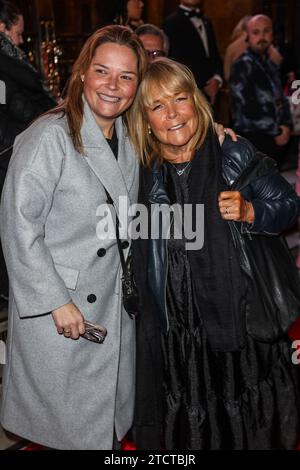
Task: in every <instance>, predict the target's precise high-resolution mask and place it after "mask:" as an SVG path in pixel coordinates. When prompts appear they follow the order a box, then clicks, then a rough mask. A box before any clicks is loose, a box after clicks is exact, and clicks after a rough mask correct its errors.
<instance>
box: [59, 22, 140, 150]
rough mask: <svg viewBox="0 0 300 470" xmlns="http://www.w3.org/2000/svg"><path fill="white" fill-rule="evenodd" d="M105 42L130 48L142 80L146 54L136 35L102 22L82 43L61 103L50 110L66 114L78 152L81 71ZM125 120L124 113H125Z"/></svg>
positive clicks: (80, 113)
mask: <svg viewBox="0 0 300 470" xmlns="http://www.w3.org/2000/svg"><path fill="white" fill-rule="evenodd" d="M105 43H114V44H119V45H120V46H126V47H128V48H129V49H131V50H132V51H133V52H134V53H135V55H136V57H137V61H138V80H139V82H140V81H141V80H142V78H143V76H144V74H145V71H146V68H147V56H146V53H145V49H144V47H143V44H142V43H141V41H140V39H139V38H138V36H137V35H136V34H134V33H133V32H132V31H131V30H130V29H129V28H127V27H125V26H119V25H111V26H106V27H104V28H101V29H98V30H97V31H95V33H94V34H92V36H90V37H89V38H88V39H87V41H86V43H85V44H84V46H83V48H82V50H81V52H80V54H79V56H78V58H77V60H76V62H75V63H74V65H73V68H72V73H71V76H70V79H69V82H68V87H67V93H66V97H65V99H64V101H63V103H62V104H61V105H60V106H58V107H57V108H55V109H54V112H60V111H64V112H66V114H67V118H68V123H69V128H70V133H71V138H72V140H73V144H74V147H75V149H76V150H77V151H78V152H80V153H82V152H83V148H82V139H81V134H80V130H81V126H82V121H83V100H82V93H83V83H82V80H81V77H82V75H84V74H85V72H86V71H87V70H88V68H89V67H90V64H91V62H92V59H93V57H94V55H95V53H96V49H97V48H98V47H99V46H101V45H102V44H105ZM125 123H126V116H125Z"/></svg>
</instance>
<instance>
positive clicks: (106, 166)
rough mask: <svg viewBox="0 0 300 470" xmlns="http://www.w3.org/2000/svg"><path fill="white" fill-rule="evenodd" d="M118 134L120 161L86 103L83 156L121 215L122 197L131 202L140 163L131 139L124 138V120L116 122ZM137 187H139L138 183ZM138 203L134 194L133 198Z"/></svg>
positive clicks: (83, 125) (82, 134) (83, 126)
mask: <svg viewBox="0 0 300 470" xmlns="http://www.w3.org/2000/svg"><path fill="white" fill-rule="evenodd" d="M115 125H116V131H117V135H118V140H119V150H118V160H116V158H115V156H114V154H113V152H112V150H111V149H110V146H109V145H108V143H107V141H106V139H105V137H104V135H103V133H102V131H101V129H100V127H99V126H98V124H97V123H96V121H95V118H94V116H93V114H92V112H91V110H90V107H89V106H88V104H87V103H86V102H84V118H83V124H82V128H81V137H82V143H83V149H84V157H85V158H86V161H87V163H88V165H89V166H90V168H91V169H92V171H93V172H94V173H95V175H96V176H97V178H99V180H100V181H101V183H102V185H103V186H104V187H105V189H106V190H107V192H108V193H109V194H110V196H111V198H112V200H113V202H114V206H115V208H116V210H117V213H118V215H119V197H120V196H127V197H128V203H129V204H130V203H131V200H130V194H129V193H130V192H131V190H132V191H133V189H134V188H132V187H133V185H134V183H135V182H136V183H137V182H138V162H137V159H136V157H135V154H134V152H133V149H132V146H131V143H130V141H129V138H128V137H127V136H125V135H124V133H125V131H124V128H123V123H122V118H118V119H117V120H116V124H115ZM136 186H137V184H136ZM132 196H133V197H132V198H133V200H135V197H134V196H135V195H132Z"/></svg>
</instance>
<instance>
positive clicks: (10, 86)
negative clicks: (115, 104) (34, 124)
mask: <svg viewBox="0 0 300 470" xmlns="http://www.w3.org/2000/svg"><path fill="white" fill-rule="evenodd" d="M23 29H24V22H23V16H22V13H21V12H20V10H19V9H18V8H17V7H16V6H15V5H13V4H12V3H10V2H8V1H2V0H1V1H0V196H1V192H2V187H3V184H4V180H5V176H6V171H7V167H8V164H9V160H10V157H11V154H12V147H13V143H14V140H15V138H16V136H17V135H18V134H20V133H21V132H23V131H24V130H25V129H26V127H27V126H28V125H29V124H30V123H31V121H33V120H34V119H35V118H36V117H38V116H39V115H41V114H43V113H44V112H45V111H47V110H49V109H50V108H53V107H54V106H55V105H56V102H55V100H54V98H53V96H52V95H51V94H50V93H49V92H48V90H47V89H46V88H45V87H44V85H43V82H42V79H41V77H40V75H39V74H38V72H37V71H36V70H35V69H34V68H33V67H32V66H31V64H30V63H29V62H28V61H27V59H26V55H25V53H24V52H23V51H22V50H21V49H20V48H19V45H21V44H22V42H23V38H22V34H23ZM1 294H2V295H4V296H8V280H7V273H6V267H5V262H4V259H3V254H2V249H1V245H0V295H1Z"/></svg>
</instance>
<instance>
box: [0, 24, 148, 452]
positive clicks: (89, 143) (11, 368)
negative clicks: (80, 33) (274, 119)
mask: <svg viewBox="0 0 300 470" xmlns="http://www.w3.org/2000/svg"><path fill="white" fill-rule="evenodd" d="M146 61H147V59H146V56H145V52H144V50H143V47H142V45H141V43H140V42H139V40H138V38H137V37H136V36H135V35H134V34H133V33H132V32H131V31H129V30H128V29H126V28H124V27H120V26H113V27H106V28H103V29H101V30H98V31H97V32H95V33H94V34H93V35H92V36H91V37H90V38H89V39H88V40H87V42H86V44H85V46H84V47H83V50H82V51H81V53H80V55H79V58H78V59H77V61H76V63H75V65H74V68H73V71H72V76H71V78H70V82H69V87H68V93H67V97H66V99H65V101H64V103H63V104H62V106H60V107H59V108H56V109H55V110H54V111H53V112H51V113H50V114H47V115H45V116H43V117H42V118H40V119H39V120H38V121H36V122H35V123H34V124H33V125H32V126H31V127H30V128H29V129H27V130H26V131H25V132H24V133H23V134H21V135H20V136H19V137H18V138H17V140H16V143H15V148H14V153H13V156H12V160H11V164H10V167H9V170H8V174H7V179H6V182H5V187H4V191H3V199H2V205H1V236H2V242H3V251H4V254H5V259H6V262H7V267H8V272H9V277H10V282H11V292H10V306H9V331H8V340H7V364H6V367H5V371H4V382H3V399H2V410H1V423H2V425H3V427H4V428H5V429H7V430H9V431H11V432H13V433H15V434H17V435H20V436H22V437H24V438H26V439H29V440H32V441H34V442H37V443H40V444H42V445H44V446H48V447H51V448H56V449H111V448H112V447H113V441H114V438H115V437H117V439H118V440H119V441H120V440H121V439H122V438H123V436H124V435H125V434H126V432H127V431H128V429H129V428H130V426H131V424H132V418H133V402H134V386H135V385H134V365H135V346H134V344H135V341H134V335H135V325H134V321H133V320H132V319H131V318H129V315H128V314H127V313H126V311H125V310H124V308H123V306H122V297H121V275H122V273H121V267H120V257H119V252H118V247H117V243H116V240H115V237H114V234H113V236H112V237H110V238H108V237H107V235H106V234H105V228H103V227H102V226H103V224H101V218H100V213H101V210H102V209H101V208H102V207H103V205H105V204H106V202H107V193H106V191H107V192H108V193H109V195H110V196H111V198H112V200H113V203H114V206H115V208H116V210H117V212H118V208H119V197H120V196H124V197H125V198H127V200H128V203H129V204H130V203H134V202H136V199H137V190H138V163H137V160H136V158H135V154H134V152H133V149H132V146H131V143H130V141H129V139H128V137H127V135H126V131H125V127H124V125H123V120H122V117H120V116H121V115H122V114H124V113H125V112H126V110H127V109H128V108H129V107H130V105H131V103H132V101H133V99H134V96H135V93H136V89H137V86H138V83H139V81H140V80H141V78H142V76H143V73H144V70H145V67H146ZM110 235H112V234H110ZM122 236H123V238H122V249H123V250H124V254H125V256H126V254H127V253H128V250H129V245H130V240H127V237H126V235H125V234H122ZM84 320H88V321H90V322H93V323H96V324H99V323H100V324H101V325H103V326H105V327H106V329H107V337H106V339H105V342H104V343H103V344H95V343H93V342H90V341H87V340H86V339H84V338H82V337H81V336H80V335H82V334H83V333H84V331H85V326H84Z"/></svg>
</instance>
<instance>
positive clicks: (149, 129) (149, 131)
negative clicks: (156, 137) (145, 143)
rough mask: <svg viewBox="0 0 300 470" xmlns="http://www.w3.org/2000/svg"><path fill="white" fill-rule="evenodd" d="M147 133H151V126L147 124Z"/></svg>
mask: <svg viewBox="0 0 300 470" xmlns="http://www.w3.org/2000/svg"><path fill="white" fill-rule="evenodd" d="M148 134H149V135H151V134H152V131H151V127H150V126H148Z"/></svg>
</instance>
